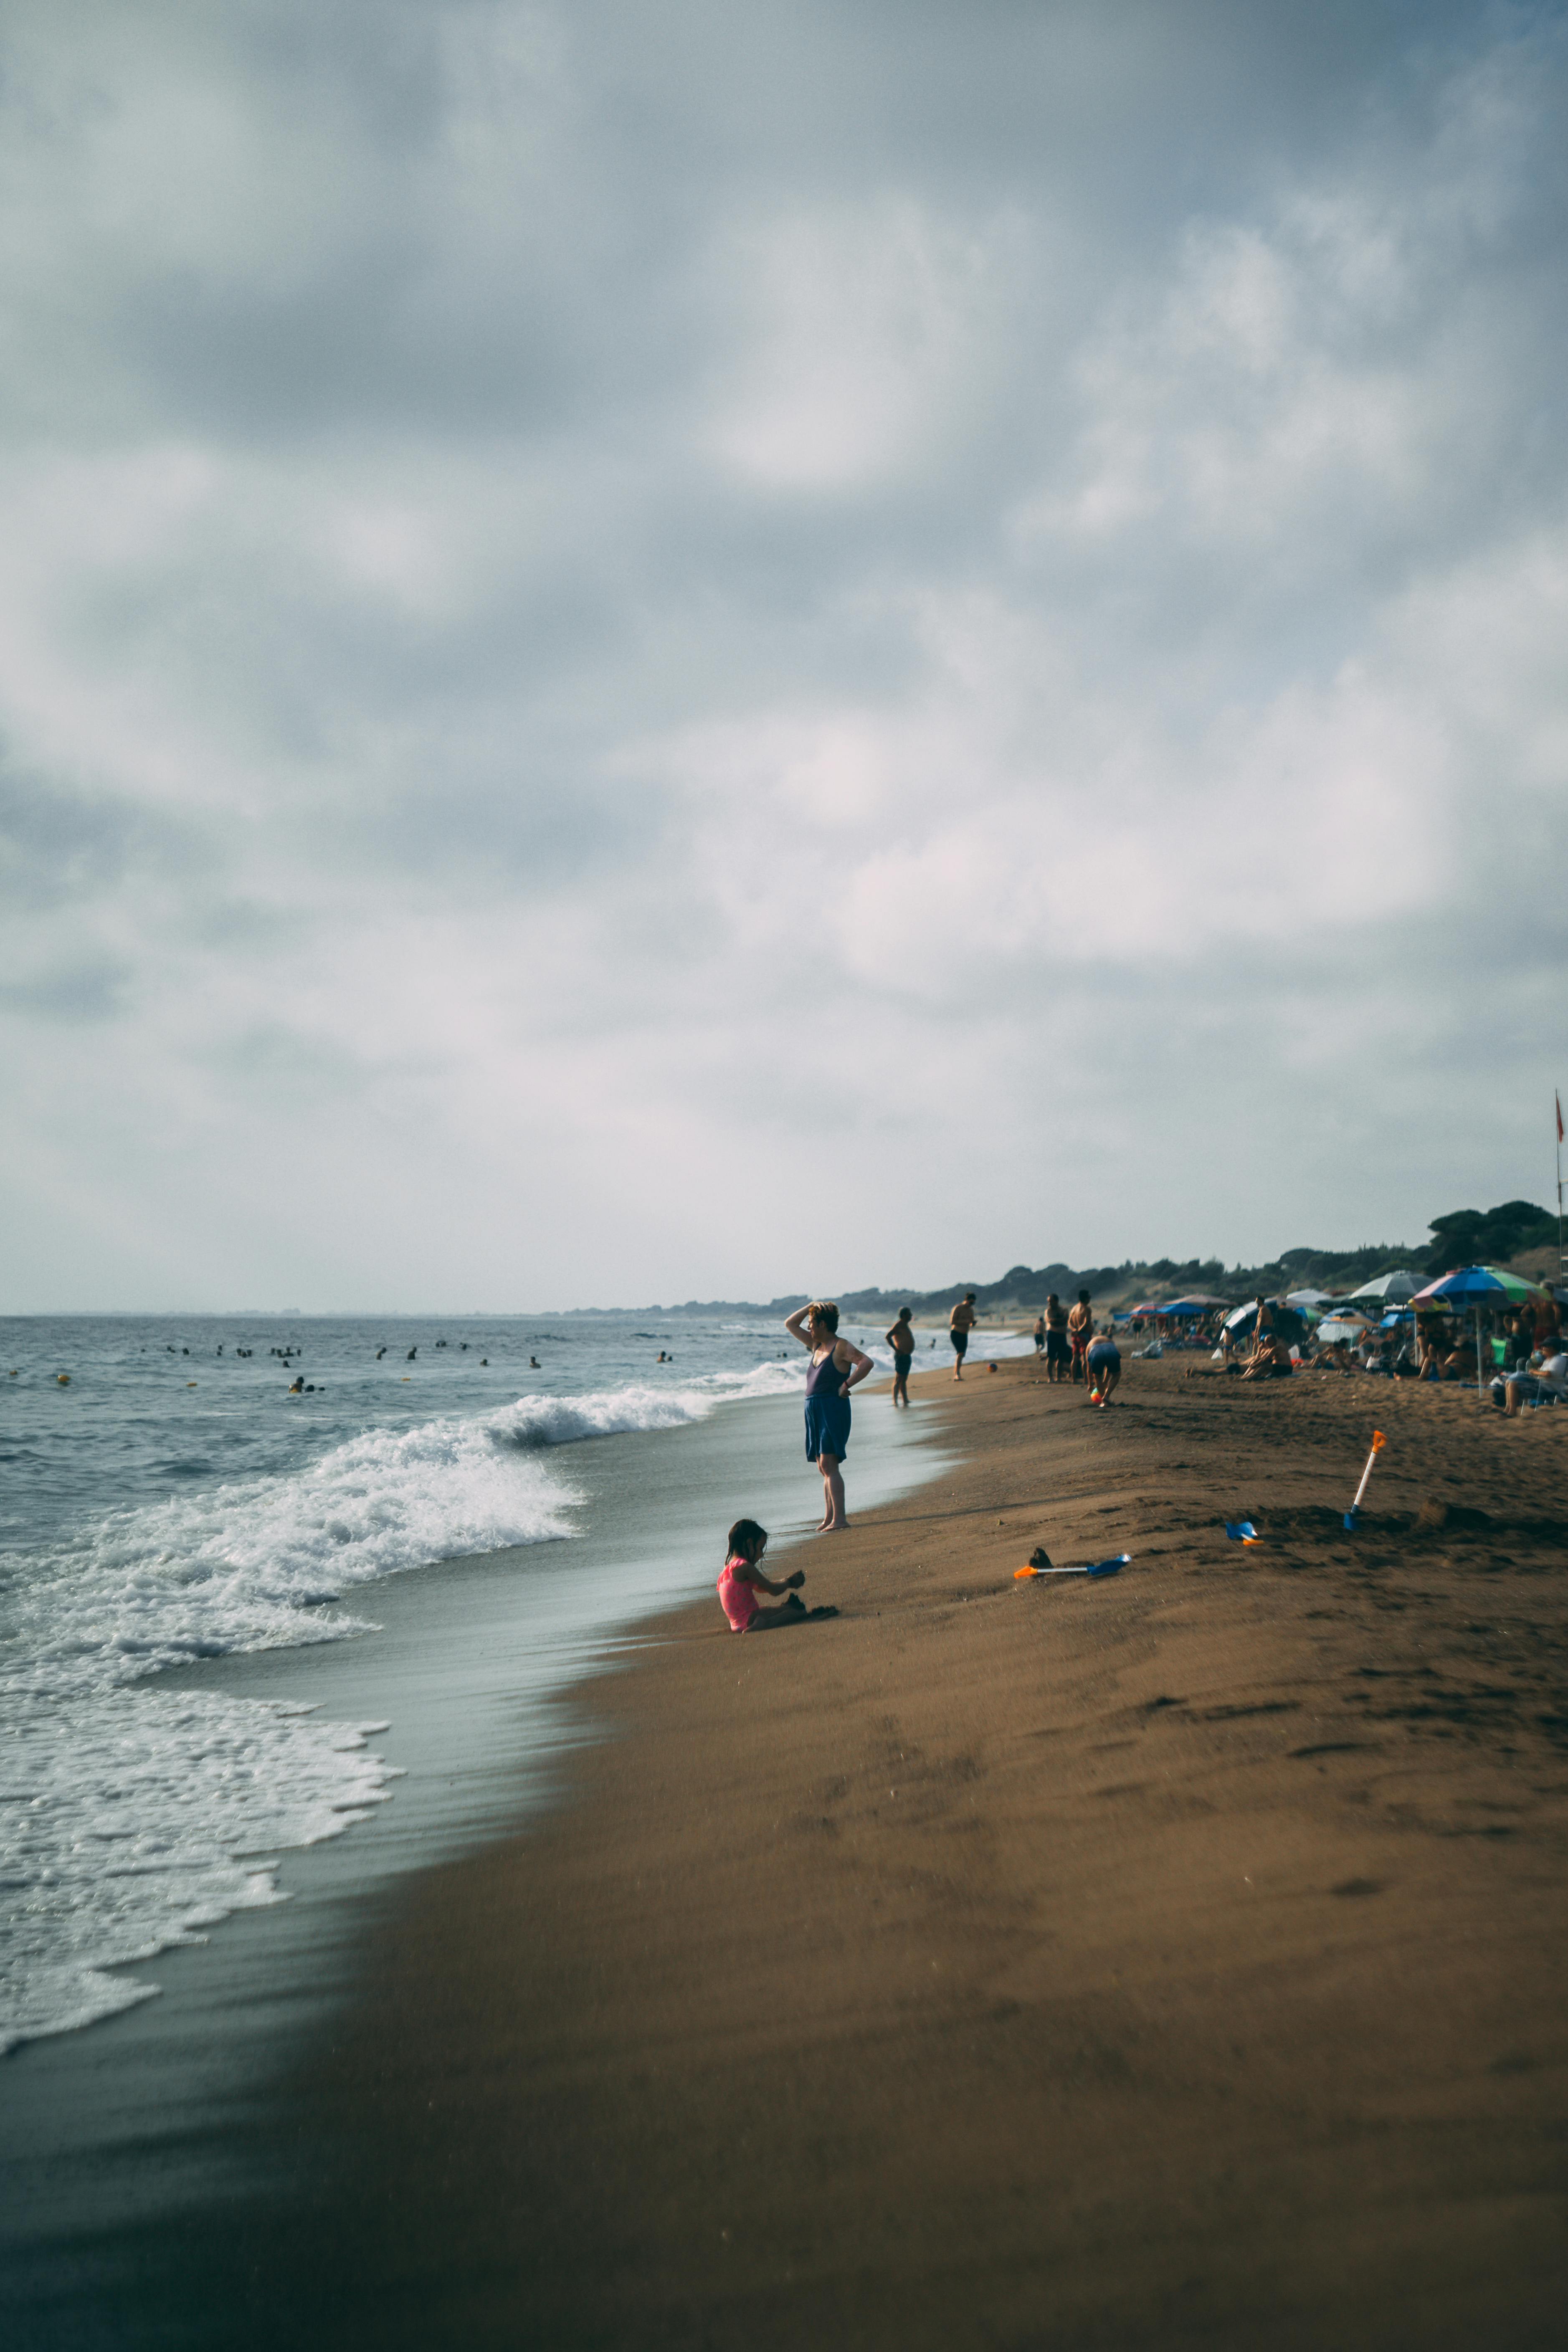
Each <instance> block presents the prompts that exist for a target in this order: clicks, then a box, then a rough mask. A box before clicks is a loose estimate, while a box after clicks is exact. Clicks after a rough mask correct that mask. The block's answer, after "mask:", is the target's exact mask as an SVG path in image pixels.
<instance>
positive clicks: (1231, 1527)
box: [1225, 1519, 1263, 1544]
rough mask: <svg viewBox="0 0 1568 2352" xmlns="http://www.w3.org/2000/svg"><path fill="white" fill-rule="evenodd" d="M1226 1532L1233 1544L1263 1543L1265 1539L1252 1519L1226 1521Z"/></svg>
mask: <svg viewBox="0 0 1568 2352" xmlns="http://www.w3.org/2000/svg"><path fill="white" fill-rule="evenodd" d="M1225 1531H1226V1535H1227V1536H1228V1537H1229V1538H1230V1539H1231V1541H1232V1543H1242V1544H1247V1543H1261V1542H1262V1541H1263V1538H1262V1537H1261V1536H1260V1535H1259V1534H1258V1529H1257V1528H1255V1527H1254V1526H1253V1524H1252V1521H1251V1520H1250V1519H1226V1523H1225Z"/></svg>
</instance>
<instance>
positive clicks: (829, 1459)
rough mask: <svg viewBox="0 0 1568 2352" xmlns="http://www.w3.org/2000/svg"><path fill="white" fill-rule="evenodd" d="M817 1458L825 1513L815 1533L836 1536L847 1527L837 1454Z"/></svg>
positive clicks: (842, 1485) (842, 1484)
mask: <svg viewBox="0 0 1568 2352" xmlns="http://www.w3.org/2000/svg"><path fill="white" fill-rule="evenodd" d="M819 1458H820V1461H821V1465H822V1484H823V1488H824V1492H825V1496H826V1506H827V1511H826V1517H825V1518H824V1520H823V1522H822V1525H821V1527H820V1528H819V1529H818V1530H817V1532H818V1534H820V1535H837V1532H838V1530H839V1528H847V1526H848V1525H849V1521H848V1519H847V1517H845V1512H844V1480H843V1478H842V1477H841V1476H840V1475H839V1469H838V1456H837V1454H822V1455H821V1456H820V1457H819Z"/></svg>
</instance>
